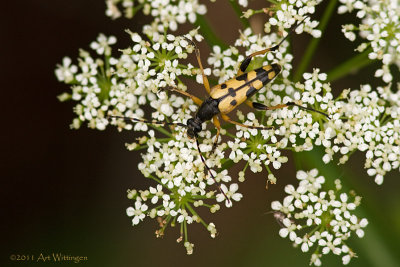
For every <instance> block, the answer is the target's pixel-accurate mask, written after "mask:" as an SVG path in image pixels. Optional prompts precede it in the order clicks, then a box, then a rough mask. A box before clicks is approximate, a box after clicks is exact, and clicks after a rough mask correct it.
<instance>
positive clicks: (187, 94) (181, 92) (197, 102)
mask: <svg viewBox="0 0 400 267" xmlns="http://www.w3.org/2000/svg"><path fill="white" fill-rule="evenodd" d="M160 90H168V91H171V92H177V93H180V94H182V95H185V96H187V97H190V98H191V99H192V100H193V102H194V103H195V104H196V105H198V106H201V104H202V103H203V100H201V99H200V98H198V97H197V96H194V95H191V94H189V93H188V92H185V91H182V90H179V89H178V88H176V87H165V88H161V89H160Z"/></svg>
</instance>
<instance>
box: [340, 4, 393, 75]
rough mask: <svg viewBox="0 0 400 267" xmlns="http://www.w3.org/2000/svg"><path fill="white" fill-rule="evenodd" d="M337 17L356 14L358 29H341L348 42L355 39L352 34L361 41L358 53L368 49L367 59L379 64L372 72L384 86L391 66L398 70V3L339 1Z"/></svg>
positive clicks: (348, 26)
mask: <svg viewBox="0 0 400 267" xmlns="http://www.w3.org/2000/svg"><path fill="white" fill-rule="evenodd" d="M340 2H341V3H342V5H340V6H339V9H338V12H339V13H341V14H342V13H346V12H352V11H357V17H358V18H360V19H361V23H360V24H359V25H357V26H356V25H354V24H347V25H343V29H342V31H343V33H344V35H345V36H346V38H348V39H349V40H350V41H354V40H355V39H356V38H357V35H356V32H359V36H360V37H361V38H362V39H365V41H364V42H363V43H362V44H361V45H359V46H358V48H357V50H358V51H360V52H362V51H364V50H366V49H369V50H368V51H369V53H368V57H369V58H370V59H373V60H374V59H377V60H380V61H381V62H382V67H381V68H379V69H377V70H376V72H375V76H376V77H381V78H382V79H383V81H385V82H386V83H390V82H391V81H392V80H393V75H392V72H391V70H390V66H391V65H395V66H397V68H400V45H399V43H400V33H399V32H398V29H399V28H400V2H399V1H398V0H381V1H376V0H358V1H354V0H351V1H349V0H340Z"/></svg>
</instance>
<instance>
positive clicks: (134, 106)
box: [55, 30, 202, 130]
mask: <svg viewBox="0 0 400 267" xmlns="http://www.w3.org/2000/svg"><path fill="white" fill-rule="evenodd" d="M128 33H129V34H130V36H131V39H132V42H133V45H132V46H131V47H129V48H127V49H124V50H123V51H122V54H121V55H120V56H119V57H113V56H112V49H111V45H113V44H115V43H116V39H115V37H113V36H111V37H105V36H104V35H103V34H100V35H99V37H98V39H97V41H95V42H93V43H92V44H91V48H92V49H93V50H94V53H95V54H97V56H101V57H102V58H96V57H95V58H94V57H92V55H91V53H89V52H87V51H85V50H80V57H79V58H78V63H79V64H78V66H76V65H74V64H72V60H71V59H70V58H68V57H66V58H64V59H63V65H58V66H57V69H56V71H55V72H56V76H57V78H58V80H59V81H61V82H64V83H66V84H69V85H70V86H71V91H72V93H64V94H62V95H60V96H59V99H60V100H62V101H65V100H69V99H71V100H73V101H76V102H77V105H76V106H75V107H74V112H75V113H76V115H77V117H76V118H75V119H74V120H73V123H72V125H71V127H72V128H75V129H78V128H79V127H80V126H81V124H82V123H83V122H87V123H88V126H89V127H90V128H95V129H98V130H104V129H105V128H106V126H107V125H108V124H109V121H108V120H107V118H106V116H107V115H108V114H110V113H111V114H113V115H118V116H126V117H138V118H142V117H143V115H144V111H143V109H142V107H143V106H144V105H146V104H149V103H152V101H153V100H154V99H156V98H157V95H156V92H157V91H158V90H159V89H160V88H163V87H166V86H174V87H178V88H180V89H183V90H185V89H186V86H185V85H184V84H183V83H182V81H181V80H180V78H179V77H180V76H182V75H185V76H193V75H197V73H196V71H195V70H193V66H192V65H191V64H184V63H182V62H181V61H183V60H184V59H185V58H186V57H187V55H188V53H191V52H193V48H192V47H190V48H189V50H188V49H187V48H188V42H187V41H186V40H185V39H184V38H183V37H175V36H173V35H165V36H162V37H159V38H158V40H157V41H153V40H152V39H149V40H146V39H145V38H142V37H141V36H140V35H139V34H137V33H132V32H130V31H128ZM187 38H195V39H197V40H201V38H202V37H201V36H200V35H198V34H197V30H193V31H191V32H190V33H189V34H187ZM192 70H193V71H192ZM160 108H161V110H159V111H160V112H161V113H162V112H164V113H165V112H166V113H168V114H166V115H168V116H169V115H170V114H169V110H170V108H166V106H165V105H162V106H161V107H160ZM118 126H119V128H126V129H130V127H131V125H130V124H129V125H127V124H125V123H124V122H123V121H119V122H118Z"/></svg>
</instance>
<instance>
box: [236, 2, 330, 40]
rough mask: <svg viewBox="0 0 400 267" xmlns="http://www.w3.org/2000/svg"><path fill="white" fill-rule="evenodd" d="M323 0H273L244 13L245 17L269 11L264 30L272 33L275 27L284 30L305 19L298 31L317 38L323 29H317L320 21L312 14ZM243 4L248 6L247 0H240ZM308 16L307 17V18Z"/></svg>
mask: <svg viewBox="0 0 400 267" xmlns="http://www.w3.org/2000/svg"><path fill="white" fill-rule="evenodd" d="M321 2H322V0H312V1H310V0H277V1H273V5H271V6H270V7H268V8H264V9H261V10H252V9H248V10H247V11H245V12H244V13H243V16H244V17H245V18H249V17H251V16H252V15H254V14H258V13H267V14H268V15H269V16H270V18H269V19H268V21H267V22H266V23H265V25H264V31H265V32H266V33H270V32H271V30H272V28H273V27H276V28H278V31H280V32H284V31H285V30H287V29H290V28H291V27H292V26H294V25H296V23H298V22H299V21H304V24H302V25H301V26H300V27H298V28H297V29H296V32H297V33H302V32H303V31H304V32H307V33H309V34H311V35H312V36H313V37H315V38H319V37H321V31H320V30H317V29H316V27H317V26H318V24H319V22H318V21H317V20H311V19H310V15H311V14H314V13H315V7H316V6H317V5H319V4H320V3H321ZM239 4H241V5H242V6H245V7H246V6H247V1H239ZM306 18H307V19H306Z"/></svg>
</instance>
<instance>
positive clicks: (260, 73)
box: [255, 67, 275, 85]
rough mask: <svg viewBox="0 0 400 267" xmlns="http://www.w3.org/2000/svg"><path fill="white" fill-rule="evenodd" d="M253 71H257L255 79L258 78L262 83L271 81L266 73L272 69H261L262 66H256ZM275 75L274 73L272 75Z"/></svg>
mask: <svg viewBox="0 0 400 267" xmlns="http://www.w3.org/2000/svg"><path fill="white" fill-rule="evenodd" d="M255 72H256V73H257V76H256V77H257V79H259V80H260V81H261V82H262V84H263V85H266V84H267V83H269V82H270V81H271V79H269V77H268V74H269V73H270V72H274V70H273V69H271V70H269V71H266V70H264V69H263V67H261V68H258V69H256V70H255ZM274 76H275V75H274Z"/></svg>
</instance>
